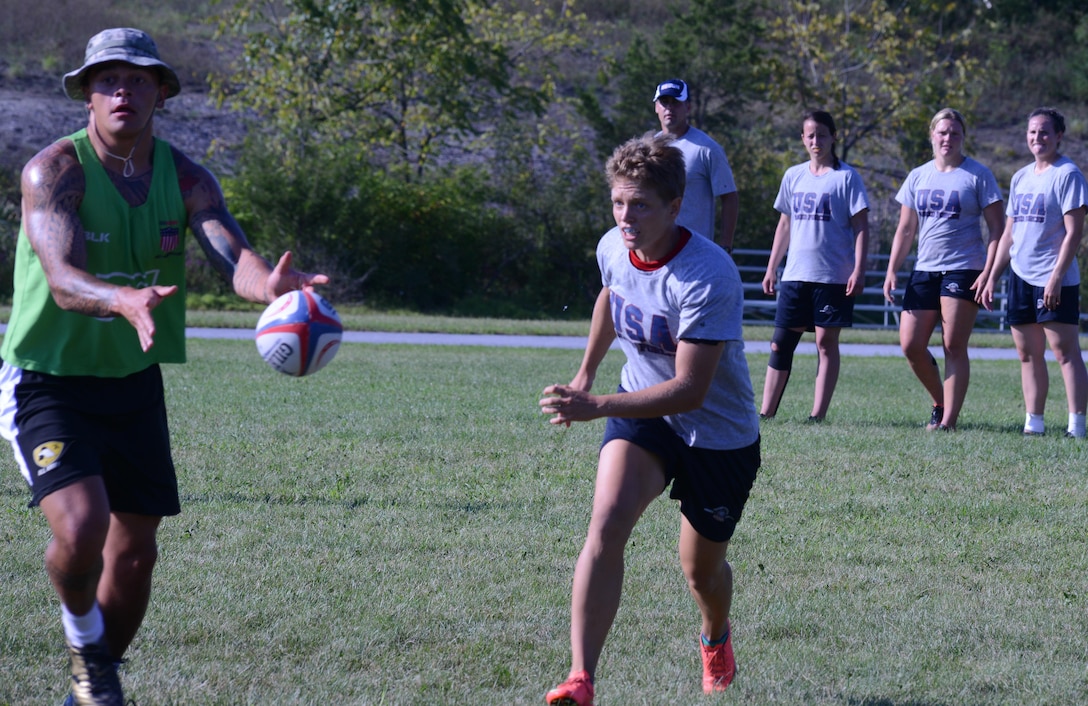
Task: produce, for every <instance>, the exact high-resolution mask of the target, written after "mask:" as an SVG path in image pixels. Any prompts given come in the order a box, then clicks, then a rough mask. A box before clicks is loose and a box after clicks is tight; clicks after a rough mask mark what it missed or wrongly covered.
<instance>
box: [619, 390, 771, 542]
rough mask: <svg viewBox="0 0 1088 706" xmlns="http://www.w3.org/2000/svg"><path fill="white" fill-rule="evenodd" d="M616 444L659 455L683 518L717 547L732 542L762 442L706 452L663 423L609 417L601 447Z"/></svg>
mask: <svg viewBox="0 0 1088 706" xmlns="http://www.w3.org/2000/svg"><path fill="white" fill-rule="evenodd" d="M621 391H622V388H621ZM613 439H623V440H625V441H629V442H631V443H632V444H634V445H636V446H638V447H640V448H643V449H646V450H647V451H649V452H650V453H653V454H654V455H656V456H657V457H658V458H659V459H660V460H661V466H662V470H663V471H664V473H665V486H666V487H667V486H668V485H669V483H672V490H671V491H670V493H669V497H670V498H672V499H673V500H679V501H680V512H681V514H683V515H684V517H686V518H687V519H688V522H690V523H691V526H692V527H694V528H695V531H696V532H698V533H699V534H700V535H702V536H703V537H705V538H707V539H709V540H710V541H712V542H728V541H729V539H730V538H731V537H732V536H733V532H734V530H736V528H737V522H739V521H740V516H741V513H742V512H743V511H744V505H745V503H747V502H748V495H749V493H750V492H751V490H752V485H753V484H754V483H755V480H756V473H757V472H758V471H759V466H760V451H759V446H760V440H759V438H757V439H756V440H755V442H754V443H752V444H750V445H748V446H745V447H743V448H739V449H730V450H727V451H721V450H717V449H701V448H698V447H692V446H688V445H687V444H685V443H684V440H683V439H681V438H680V436H679V435H678V434H677V433H676V432H675V431H673V429H672V427H670V426H669V424H668V422H666V421H665V420H664V419H662V418H660V417H650V418H645V419H641V418H631V419H628V418H621V417H609V418H608V419H607V421H606V422H605V432H604V439H603V440H602V441H601V446H602V447H603V446H604V445H605V444H607V443H608V442H609V441H612V440H613ZM662 490H664V488H662Z"/></svg>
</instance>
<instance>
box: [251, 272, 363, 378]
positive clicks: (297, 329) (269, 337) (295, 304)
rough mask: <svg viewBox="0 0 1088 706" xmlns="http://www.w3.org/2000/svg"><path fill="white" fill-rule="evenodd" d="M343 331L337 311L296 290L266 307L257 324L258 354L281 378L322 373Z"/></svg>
mask: <svg viewBox="0 0 1088 706" xmlns="http://www.w3.org/2000/svg"><path fill="white" fill-rule="evenodd" d="M343 334H344V327H343V325H342V324H341V323H340V316H339V315H338V314H337V313H336V309H334V308H333V307H332V305H331V304H329V303H328V302H327V301H325V299H324V298H323V297H322V296H321V295H320V294H317V293H316V292H313V291H308V290H304V289H297V290H294V291H291V292H288V293H287V294H284V295H283V296H281V297H280V298H278V299H277V300H276V301H274V302H272V303H271V304H269V305H268V308H267V309H265V310H264V313H263V314H261V318H260V320H258V321H257V332H256V338H257V350H258V351H259V352H260V354H261V357H262V358H264V360H265V362H266V363H268V364H269V365H271V366H272V368H273V369H274V370H278V371H279V372H281V373H283V374H284V375H291V376H293V377H302V376H304V375H312V374H313V373H316V372H317V371H318V370H321V369H322V368H324V367H325V366H326V365H328V364H329V361H331V360H332V359H333V356H335V355H336V351H337V350H338V349H339V348H340V339H341V337H342V336H343Z"/></svg>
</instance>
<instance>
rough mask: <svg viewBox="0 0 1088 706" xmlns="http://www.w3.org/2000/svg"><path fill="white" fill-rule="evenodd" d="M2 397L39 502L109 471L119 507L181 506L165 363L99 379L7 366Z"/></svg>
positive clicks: (149, 510)
mask: <svg viewBox="0 0 1088 706" xmlns="http://www.w3.org/2000/svg"><path fill="white" fill-rule="evenodd" d="M0 399H2V403H0V408H2V413H0V426H2V430H0V431H2V432H3V435H4V436H5V438H7V439H8V440H9V441H10V442H11V444H12V448H13V450H14V451H15V460H16V461H17V462H18V464H19V467H20V470H21V471H22V473H23V476H24V477H25V478H26V480H27V482H28V483H29V484H30V488H31V492H32V500H31V503H30V504H31V505H37V504H39V503H40V502H41V500H42V498H44V497H45V496H47V495H49V494H50V493H52V492H54V491H56V490H59V489H61V488H63V487H65V486H67V485H70V484H72V483H74V482H75V481H77V480H79V479H81V478H87V477H91V476H101V477H102V479H103V482H104V483H105V486H106V493H107V495H108V497H109V501H110V511H111V512H128V513H135V514H140V515H153V516H158V517H162V516H166V515H176V514H178V513H179V512H181V503H180V500H179V498H178V483H177V475H176V473H175V471H174V462H173V459H172V457H171V455H170V431H169V428H168V426H167V420H166V403H165V399H164V396H163V385H162V373H161V371H160V370H159V367H158V366H157V365H155V366H151V367H149V368H147V369H145V370H142V371H140V372H138V373H134V374H132V375H129V376H128V377H124V378H99V377H90V376H56V375H49V374H46V373H39V372H34V371H31V370H22V369H20V368H15V367H12V366H10V365H7V364H5V365H4V366H3V370H2V373H0Z"/></svg>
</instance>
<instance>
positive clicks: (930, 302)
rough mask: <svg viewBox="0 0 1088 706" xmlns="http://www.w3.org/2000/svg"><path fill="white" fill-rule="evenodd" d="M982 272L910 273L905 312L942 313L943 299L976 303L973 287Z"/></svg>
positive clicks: (905, 294) (905, 298)
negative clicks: (949, 298) (950, 298)
mask: <svg viewBox="0 0 1088 706" xmlns="http://www.w3.org/2000/svg"><path fill="white" fill-rule="evenodd" d="M980 274H982V270H945V271H944V272H919V271H918V270H915V271H914V272H911V273H910V281H909V282H907V287H906V290H905V291H904V292H903V311H940V310H941V297H952V298H953V299H965V300H967V301H969V302H973V301H975V292H974V290H972V289H971V285H973V284H974V283H975V280H977V279H978V276H979V275H980Z"/></svg>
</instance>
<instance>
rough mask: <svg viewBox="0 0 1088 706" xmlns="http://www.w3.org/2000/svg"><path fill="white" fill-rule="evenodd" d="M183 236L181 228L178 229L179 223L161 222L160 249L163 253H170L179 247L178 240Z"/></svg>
mask: <svg viewBox="0 0 1088 706" xmlns="http://www.w3.org/2000/svg"><path fill="white" fill-rule="evenodd" d="M180 234H181V228H179V227H178V222H177V221H160V222H159V247H160V248H162V251H163V252H170V251H171V250H173V249H174V248H176V247H177V246H178V239H179V236H180Z"/></svg>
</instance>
